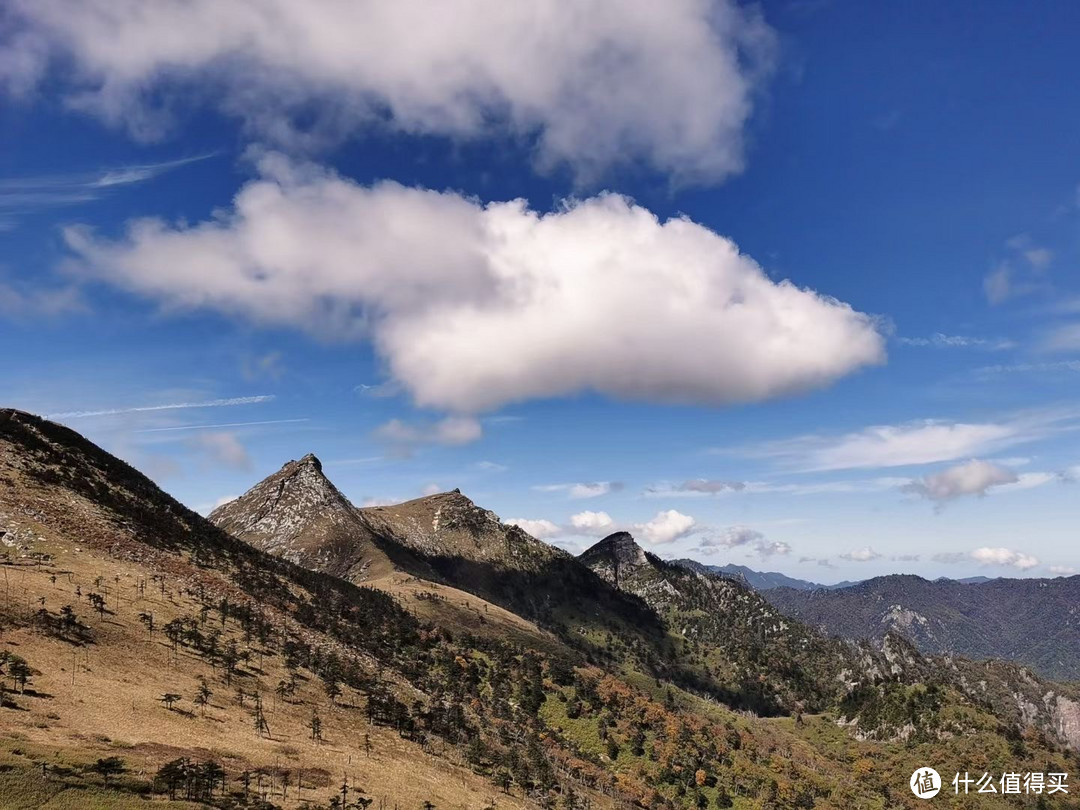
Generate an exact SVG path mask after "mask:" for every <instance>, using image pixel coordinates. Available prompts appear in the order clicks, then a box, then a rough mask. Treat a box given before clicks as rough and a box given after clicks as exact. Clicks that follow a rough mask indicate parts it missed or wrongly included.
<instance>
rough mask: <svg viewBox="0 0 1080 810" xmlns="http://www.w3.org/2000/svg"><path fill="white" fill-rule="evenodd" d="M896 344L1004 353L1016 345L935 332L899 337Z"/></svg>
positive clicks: (989, 339)
mask: <svg viewBox="0 0 1080 810" xmlns="http://www.w3.org/2000/svg"><path fill="white" fill-rule="evenodd" d="M896 340H897V342H898V343H901V344H903V345H905V346H918V347H924V348H934V349H985V350H988V351H1004V350H1005V349H1013V348H1015V347H1016V343H1015V342H1014V341H1012V340H1008V339H1006V338H979V337H971V336H969V335H946V334H943V333H942V332H935V333H934V334H932V335H931V336H930V337H899V338H897V339H896Z"/></svg>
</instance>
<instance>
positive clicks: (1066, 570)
mask: <svg viewBox="0 0 1080 810" xmlns="http://www.w3.org/2000/svg"><path fill="white" fill-rule="evenodd" d="M1046 570H1048V571H1049V572H1050V573H1051V574H1055V575H1057V576H1059V577H1071V576H1072V575H1073V574H1078V573H1080V571H1077V569H1075V568H1073V567H1072V566H1069V565H1051V566H1050V567H1049V568H1047V569H1046Z"/></svg>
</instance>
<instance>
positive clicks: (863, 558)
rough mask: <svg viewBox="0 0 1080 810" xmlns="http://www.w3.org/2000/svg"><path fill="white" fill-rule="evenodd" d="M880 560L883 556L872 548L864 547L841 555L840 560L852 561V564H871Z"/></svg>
mask: <svg viewBox="0 0 1080 810" xmlns="http://www.w3.org/2000/svg"><path fill="white" fill-rule="evenodd" d="M880 558H881V555H880V554H879V553H878V552H876V551H874V549H872V548H871V547H870V546H863V547H862V548H858V549H855V550H854V551H848V552H846V553H844V554H841V555H840V559H842V560H850V561H852V562H871V561H873V560H877V559H880Z"/></svg>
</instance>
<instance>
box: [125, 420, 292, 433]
mask: <svg viewBox="0 0 1080 810" xmlns="http://www.w3.org/2000/svg"><path fill="white" fill-rule="evenodd" d="M309 421H311V420H310V419H308V418H307V417H300V418H297V419H259V420H256V421H253V422H221V423H219V424H215V425H203V424H197V423H196V424H190V425H171V426H169V427H155V428H142V429H140V430H133V431H132V433H169V432H172V431H177V430H215V429H219V428H236V427H255V426H262V425H287V424H293V423H296V422H309Z"/></svg>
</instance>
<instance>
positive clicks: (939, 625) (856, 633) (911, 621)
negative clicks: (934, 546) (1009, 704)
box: [764, 574, 1080, 679]
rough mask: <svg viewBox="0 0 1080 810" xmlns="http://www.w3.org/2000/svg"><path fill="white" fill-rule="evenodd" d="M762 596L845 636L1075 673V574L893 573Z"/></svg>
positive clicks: (1068, 675) (1079, 592) (1079, 580)
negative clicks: (972, 576) (972, 577)
mask: <svg viewBox="0 0 1080 810" xmlns="http://www.w3.org/2000/svg"><path fill="white" fill-rule="evenodd" d="M764 595H765V597H766V598H767V599H769V601H770V602H772V603H773V604H774V605H776V606H777V607H778V608H779V609H781V610H783V611H785V612H787V613H790V614H791V615H793V616H796V617H798V618H800V619H802V620H803V621H806V622H808V623H810V624H812V625H814V626H817V627H821V628H822V629H823V630H825V631H826V632H829V633H831V634H834V635H838V636H842V637H845V638H871V639H872V638H881V637H882V636H883V635H884V634H885V633H887V632H900V633H903V634H904V635H905V636H907V637H908V638H910V639H911V640H912V642H914V643H915V644H916V646H918V647H919V649H921V650H923V651H925V652H928V653H939V654H941V653H953V654H958V655H965V656H969V657H972V658H976V659H981V658H1002V659H1006V660H1012V661H1016V662H1019V663H1021V664H1025V665H1027V666H1030V667H1032V668H1033V669H1034V670H1036V671H1039V672H1041V673H1042V674H1044V675H1045V676H1047V677H1050V678H1059V679H1078V678H1080V576H1073V577H1055V578H1052V579H1005V578H999V579H991V580H987V581H984V582H967V583H965V582H963V581H960V580H940V579H939V580H933V581H931V580H927V579H923V578H922V577H918V576H915V575H911V574H891V575H887V576H883V577H875V578H873V579H869V580H865V581H863V582H861V583H858V584H857V585H854V586H852V587H850V588H845V589H842V590H832V591H822V590H818V591H801V590H795V589H790V588H778V589H773V590H769V591H766V592H764Z"/></svg>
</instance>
